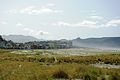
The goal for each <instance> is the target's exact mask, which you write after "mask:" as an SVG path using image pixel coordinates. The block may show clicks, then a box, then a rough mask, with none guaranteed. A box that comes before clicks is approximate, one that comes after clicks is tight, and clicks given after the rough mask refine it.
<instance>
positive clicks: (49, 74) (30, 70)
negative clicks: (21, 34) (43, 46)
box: [0, 49, 120, 80]
mask: <svg viewBox="0 0 120 80" xmlns="http://www.w3.org/2000/svg"><path fill="white" fill-rule="evenodd" d="M73 54H74V55H73ZM101 66H102V67H101ZM56 79H69V80H71V79H73V80H75V79H78V80H119V79H120V51H109V50H96V49H95V50H94V49H62V50H0V80H56Z"/></svg>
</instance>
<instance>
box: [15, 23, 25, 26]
mask: <svg viewBox="0 0 120 80" xmlns="http://www.w3.org/2000/svg"><path fill="white" fill-rule="evenodd" d="M16 26H24V25H23V24H22V23H17V24H16Z"/></svg>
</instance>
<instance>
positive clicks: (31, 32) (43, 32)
mask: <svg viewBox="0 0 120 80" xmlns="http://www.w3.org/2000/svg"><path fill="white" fill-rule="evenodd" d="M23 31H26V32H28V34H29V35H33V34H34V35H37V36H38V35H48V34H49V32H46V31H42V30H35V29H31V28H24V29H23Z"/></svg>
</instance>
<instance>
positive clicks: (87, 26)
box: [0, 0, 120, 40]
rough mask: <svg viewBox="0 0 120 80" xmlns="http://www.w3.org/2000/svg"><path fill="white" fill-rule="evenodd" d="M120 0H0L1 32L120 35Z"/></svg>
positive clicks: (59, 36)
mask: <svg viewBox="0 0 120 80" xmlns="http://www.w3.org/2000/svg"><path fill="white" fill-rule="evenodd" d="M119 7H120V0H0V34H2V35H10V34H17V35H30V36H34V37H37V38H40V39H48V40H53V39H63V38H65V39H73V38H76V37H81V38H89V37H118V36H120V8H119Z"/></svg>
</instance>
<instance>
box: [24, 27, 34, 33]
mask: <svg viewBox="0 0 120 80" xmlns="http://www.w3.org/2000/svg"><path fill="white" fill-rule="evenodd" d="M23 31H27V32H28V34H32V33H34V30H33V29H30V28H24V29H23Z"/></svg>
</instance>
